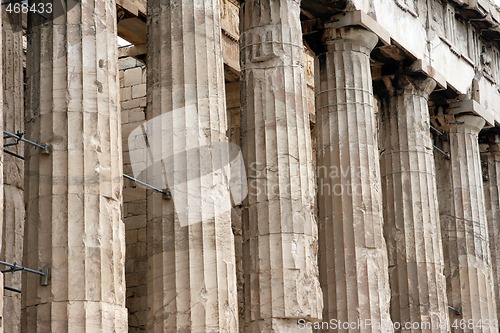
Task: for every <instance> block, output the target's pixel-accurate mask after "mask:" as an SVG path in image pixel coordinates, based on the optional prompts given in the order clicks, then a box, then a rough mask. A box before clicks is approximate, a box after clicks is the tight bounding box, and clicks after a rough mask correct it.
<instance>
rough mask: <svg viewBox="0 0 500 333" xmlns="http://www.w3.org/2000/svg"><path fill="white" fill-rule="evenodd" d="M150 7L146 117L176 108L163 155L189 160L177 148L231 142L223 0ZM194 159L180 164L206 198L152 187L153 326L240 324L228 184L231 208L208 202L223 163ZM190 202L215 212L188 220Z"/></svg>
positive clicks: (224, 196)
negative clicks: (215, 166) (182, 198)
mask: <svg viewBox="0 0 500 333" xmlns="http://www.w3.org/2000/svg"><path fill="white" fill-rule="evenodd" d="M160 4H161V5H160ZM148 13H149V14H150V15H151V20H150V24H149V27H150V29H149V44H148V45H149V46H148V66H149V69H150V70H148V80H147V81H148V82H147V84H148V109H147V119H148V121H155V120H154V119H166V118H168V117H171V116H173V115H175V119H174V121H175V125H173V126H172V127H173V130H171V131H165V132H164V133H162V134H161V135H160V136H161V140H165V141H167V139H168V140H170V142H172V146H171V147H170V146H168V145H162V144H161V143H158V147H159V149H160V150H161V154H162V155H161V156H159V157H160V158H167V157H168V158H169V159H170V160H172V159H174V161H178V163H181V164H182V163H184V164H185V163H186V160H185V159H182V158H179V157H178V156H179V155H177V158H179V159H177V158H176V157H175V154H182V153H183V152H184V151H185V150H186V149H189V148H191V147H201V146H205V145H210V144H211V143H220V144H227V142H228V139H227V137H226V131H227V119H226V104H225V93H224V74H223V60H222V43H221V33H220V29H221V26H220V2H219V1H218V0H208V1H206V0H188V1H181V0H176V1H170V2H169V3H168V4H165V3H164V1H159V0H156V1H154V0H152V1H149V2H148ZM188 111H189V112H188ZM193 111H194V112H193ZM156 117H158V118H156ZM160 122H161V120H160ZM163 153H165V155H163ZM170 156H171V157H170ZM210 157H211V158H213V157H214V156H210ZM190 161H191V162H192V163H188V165H185V166H183V167H182V166H181V167H180V168H179V169H178V171H179V172H182V171H181V169H183V168H184V169H189V170H191V171H192V172H193V173H196V174H197V176H199V178H196V179H193V180H194V181H196V180H198V181H199V182H200V183H202V184H203V186H204V188H203V189H202V190H201V191H200V192H197V193H192V190H193V188H195V187H190V186H188V185H186V191H187V192H190V194H188V195H191V194H192V195H193V197H192V199H193V200H194V201H196V200H199V199H201V201H202V202H203V203H202V204H201V205H197V204H193V203H189V201H187V202H184V204H185V205H186V206H185V207H180V206H178V205H177V204H176V206H175V207H174V202H175V200H176V194H175V193H173V196H172V200H165V199H164V198H162V196H161V195H159V194H158V193H148V197H147V205H148V207H147V210H148V256H149V267H150V271H149V273H150V274H149V277H148V296H149V300H148V304H149V313H148V328H147V330H148V332H152V333H153V332H166V331H171V330H176V331H178V332H188V331H192V332H237V331H238V299H237V286H236V285H237V282H236V265H235V250H234V237H233V233H232V230H231V210H230V207H231V203H230V197H229V193H228V192H227V190H228V189H225V190H224V191H222V192H224V193H220V197H218V199H219V200H218V201H219V203H222V204H227V205H228V207H229V209H228V210H227V211H224V212H222V211H216V210H217V208H216V207H215V206H216V205H215V204H214V203H212V204H207V203H206V201H205V199H207V198H206V197H205V195H206V194H205V193H204V190H205V187H207V188H208V187H211V186H215V185H216V184H217V183H215V182H217V179H216V178H215V177H216V174H217V172H218V171H217V172H215V171H214V173H207V174H202V169H204V168H208V166H207V165H206V164H207V163H208V164H209V165H211V161H210V160H200V159H196V158H194V159H191V160H190ZM167 162H168V160H167ZM176 166H177V167H179V165H176ZM152 172H154V170H153V171H152ZM168 185H169V186H173V185H178V184H168ZM195 197H196V198H195ZM194 201H193V202H194ZM197 202H198V201H197ZM187 208H188V209H189V212H190V213H191V212H193V213H197V212H198V213H200V214H202V215H203V214H204V213H207V214H212V213H215V214H214V215H212V216H211V217H210V218H207V219H202V221H195V223H187V225H186V223H185V222H186V221H185V220H181V219H182V218H183V216H179V215H178V213H179V211H180V210H181V209H184V210H185V209H187Z"/></svg>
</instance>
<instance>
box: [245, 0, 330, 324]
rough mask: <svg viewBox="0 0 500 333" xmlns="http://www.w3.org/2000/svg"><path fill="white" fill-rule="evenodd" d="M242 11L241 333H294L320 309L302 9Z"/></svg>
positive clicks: (276, 4)
mask: <svg viewBox="0 0 500 333" xmlns="http://www.w3.org/2000/svg"><path fill="white" fill-rule="evenodd" d="M241 6H242V7H241V15H240V17H241V21H242V24H241V27H242V31H241V33H242V35H241V39H240V47H241V57H242V59H241V64H242V117H241V132H242V147H243V154H244V156H245V161H246V163H247V174H248V181H249V195H248V199H247V201H246V203H245V204H244V211H243V239H244V245H243V257H244V258H248V259H247V261H246V262H244V267H243V270H244V274H245V314H244V318H245V323H244V325H245V332H270V331H274V332H295V331H297V330H298V328H297V319H298V318H304V319H306V320H313V321H315V320H318V319H320V318H321V311H322V293H321V289H320V286H319V281H318V268H317V225H316V219H315V215H314V207H313V204H314V184H313V181H314V172H313V170H312V156H311V152H312V150H311V138H310V128H309V114H308V104H307V86H306V79H305V54H304V47H303V42H302V35H301V28H300V19H299V15H300V4H299V3H298V2H297V1H293V0H286V1H269V0H248V1H245V2H244V3H242V5H241Z"/></svg>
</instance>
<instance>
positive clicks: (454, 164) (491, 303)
mask: <svg viewBox="0 0 500 333" xmlns="http://www.w3.org/2000/svg"><path fill="white" fill-rule="evenodd" d="M484 124H485V121H484V119H482V118H481V117H478V116H473V115H463V116H456V117H455V119H454V120H453V122H452V123H450V124H448V125H446V128H447V129H448V135H449V142H448V143H449V145H448V146H447V147H444V150H448V149H449V153H450V161H447V163H443V162H442V160H441V159H442V157H441V156H440V157H439V159H437V170H438V172H437V179H438V194H439V210H440V220H441V235H442V238H443V254H444V262H445V270H444V273H445V276H446V291H447V295H448V304H449V305H450V306H451V307H452V308H454V309H457V310H458V311H459V312H460V313H459V314H457V311H451V312H450V323H451V325H452V332H483V333H484V332H487V333H493V332H498V328H497V323H496V320H497V315H496V303H495V296H494V285H493V274H492V268H491V265H492V263H491V256H490V248H489V239H488V237H489V236H488V225H487V220H486V210H485V204H484V192H483V177H482V173H481V160H480V156H479V144H478V133H479V131H480V130H481V128H482V127H483V126H484ZM461 323H463V324H462V326H461ZM471 324H473V325H471Z"/></svg>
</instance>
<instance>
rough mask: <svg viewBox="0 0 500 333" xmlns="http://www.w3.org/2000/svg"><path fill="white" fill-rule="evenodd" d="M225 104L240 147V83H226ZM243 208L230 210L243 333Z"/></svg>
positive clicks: (232, 134) (234, 140)
mask: <svg viewBox="0 0 500 333" xmlns="http://www.w3.org/2000/svg"><path fill="white" fill-rule="evenodd" d="M226 102H227V103H226V104H227V117H228V129H229V135H228V136H229V142H231V143H233V144H235V145H237V146H238V147H241V125H240V119H241V118H240V117H241V112H240V108H241V98H240V82H239V81H238V82H230V83H229V82H226ZM242 221H243V206H242V205H237V206H235V207H233V209H232V210H231V226H232V228H233V234H234V250H235V256H236V275H237V285H238V320H239V323H240V332H244V325H243V323H244V322H245V318H244V313H245V297H244V292H245V291H244V284H245V276H244V272H243V226H242Z"/></svg>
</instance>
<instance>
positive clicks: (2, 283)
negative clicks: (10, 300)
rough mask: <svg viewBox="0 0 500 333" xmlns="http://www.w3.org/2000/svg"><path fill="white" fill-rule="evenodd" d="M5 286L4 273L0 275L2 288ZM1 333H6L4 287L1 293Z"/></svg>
mask: <svg viewBox="0 0 500 333" xmlns="http://www.w3.org/2000/svg"><path fill="white" fill-rule="evenodd" d="M3 285H4V275H3V274H2V273H0V286H3ZM0 296H1V297H0V333H3V332H4V322H5V319H4V312H3V308H4V298H5V296H4V291H3V287H2V290H1V291H0Z"/></svg>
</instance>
